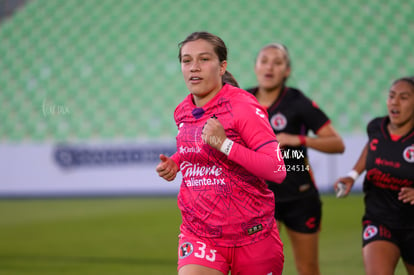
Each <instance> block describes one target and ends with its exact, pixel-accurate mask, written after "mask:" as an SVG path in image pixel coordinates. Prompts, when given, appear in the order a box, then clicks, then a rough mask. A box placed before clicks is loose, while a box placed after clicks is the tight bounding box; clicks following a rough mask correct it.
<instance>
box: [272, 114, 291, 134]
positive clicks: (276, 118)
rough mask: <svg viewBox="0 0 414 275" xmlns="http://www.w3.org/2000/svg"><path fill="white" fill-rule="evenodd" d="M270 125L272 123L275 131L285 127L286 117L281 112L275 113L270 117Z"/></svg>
mask: <svg viewBox="0 0 414 275" xmlns="http://www.w3.org/2000/svg"><path fill="white" fill-rule="evenodd" d="M270 125H272V127H273V129H275V130H276V131H281V130H283V129H285V128H286V125H287V119H286V117H285V116H284V115H283V114H282V113H277V114H275V115H273V116H272V118H271V119H270Z"/></svg>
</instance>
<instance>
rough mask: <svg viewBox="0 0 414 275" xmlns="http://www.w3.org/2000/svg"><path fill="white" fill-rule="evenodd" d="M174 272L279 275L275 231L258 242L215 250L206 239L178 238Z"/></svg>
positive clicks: (280, 256) (280, 248) (279, 244)
mask: <svg viewBox="0 0 414 275" xmlns="http://www.w3.org/2000/svg"><path fill="white" fill-rule="evenodd" d="M179 238H180V240H179V243H178V270H179V269H180V268H181V267H183V266H185V265H188V264H195V265H202V266H206V267H209V268H213V269H216V270H219V271H221V272H223V274H228V273H229V271H230V270H231V274H232V275H251V274H255V275H280V274H282V270H283V262H284V256H283V244H282V242H281V240H280V238H279V233H278V231H277V227H276V225H275V228H274V229H273V231H272V234H271V235H270V236H269V237H267V238H266V239H264V240H261V241H259V242H256V243H253V244H249V245H245V246H240V247H221V246H215V245H214V243H213V242H212V241H210V240H208V239H201V238H199V237H197V236H194V235H191V236H190V235H183V234H181V235H180V237H179Z"/></svg>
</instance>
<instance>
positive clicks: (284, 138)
mask: <svg viewBox="0 0 414 275" xmlns="http://www.w3.org/2000/svg"><path fill="white" fill-rule="evenodd" d="M276 139H277V141H278V142H279V144H280V147H282V148H283V147H285V146H292V147H299V146H300V145H301V144H300V139H299V136H298V135H291V134H286V133H279V134H277V135H276Z"/></svg>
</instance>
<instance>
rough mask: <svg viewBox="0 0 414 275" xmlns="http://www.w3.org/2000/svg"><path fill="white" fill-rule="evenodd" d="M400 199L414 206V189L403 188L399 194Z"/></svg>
mask: <svg viewBox="0 0 414 275" xmlns="http://www.w3.org/2000/svg"><path fill="white" fill-rule="evenodd" d="M398 199H399V200H400V201H402V202H403V203H409V204H411V205H414V188H412V187H402V188H401V190H400V192H399V193H398Z"/></svg>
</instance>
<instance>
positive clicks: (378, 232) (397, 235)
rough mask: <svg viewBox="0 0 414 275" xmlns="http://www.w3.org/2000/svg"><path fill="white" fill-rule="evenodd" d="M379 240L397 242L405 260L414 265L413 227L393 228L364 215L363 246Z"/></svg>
mask: <svg viewBox="0 0 414 275" xmlns="http://www.w3.org/2000/svg"><path fill="white" fill-rule="evenodd" d="M379 240H381V241H388V242H391V243H393V244H395V245H396V246H397V247H398V248H399V249H400V253H401V258H402V259H403V260H404V262H406V263H408V264H411V265H414V230H413V229H393V228H390V227H388V226H386V225H384V224H382V223H378V222H376V221H372V220H370V219H368V218H367V217H364V218H363V219H362V247H364V246H366V245H367V244H369V243H371V242H374V241H379Z"/></svg>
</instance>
